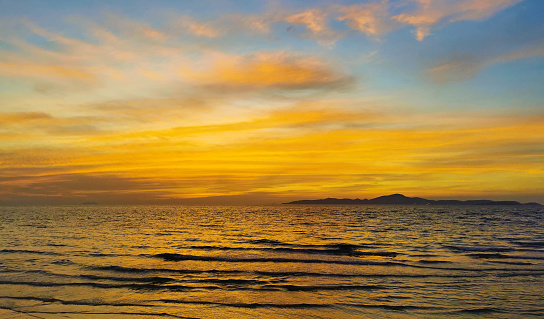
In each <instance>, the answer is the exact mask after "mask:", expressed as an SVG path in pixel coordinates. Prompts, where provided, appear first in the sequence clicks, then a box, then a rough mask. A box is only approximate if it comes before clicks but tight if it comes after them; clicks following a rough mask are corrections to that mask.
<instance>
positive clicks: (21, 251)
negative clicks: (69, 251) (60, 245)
mask: <svg viewBox="0 0 544 319" xmlns="http://www.w3.org/2000/svg"><path fill="white" fill-rule="evenodd" d="M0 254H36V255H49V256H62V254H60V253H56V252H52V251H41V250H27V249H2V250H0Z"/></svg>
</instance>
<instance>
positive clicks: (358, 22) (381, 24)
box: [335, 0, 400, 39]
mask: <svg viewBox="0 0 544 319" xmlns="http://www.w3.org/2000/svg"><path fill="white" fill-rule="evenodd" d="M389 7H390V4H389V1H388V0H382V1H375V2H369V3H363V4H358V5H352V6H337V7H335V9H336V10H338V11H339V12H340V13H341V14H342V16H340V17H339V18H338V20H340V21H345V22H346V24H347V25H348V26H349V27H350V28H352V29H353V30H357V31H359V32H362V33H364V34H366V35H368V36H370V37H372V38H375V39H378V38H379V37H380V36H382V35H384V34H387V33H389V32H391V31H393V30H395V29H397V28H398V27H400V25H399V24H398V23H396V21H395V20H393V19H392V18H391V14H390V12H389Z"/></svg>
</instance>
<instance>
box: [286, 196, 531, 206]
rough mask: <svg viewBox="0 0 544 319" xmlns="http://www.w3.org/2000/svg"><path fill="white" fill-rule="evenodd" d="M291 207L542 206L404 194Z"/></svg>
mask: <svg viewBox="0 0 544 319" xmlns="http://www.w3.org/2000/svg"><path fill="white" fill-rule="evenodd" d="M283 204H289V205H376V204H377V205H534V206H542V205H540V204H539V203H525V204H522V203H520V202H516V201H493V200H487V199H477V200H454V199H450V200H432V199H425V198H421V197H406V196H404V195H402V194H393V195H386V196H380V197H376V198H373V199H358V198H357V199H349V198H325V199H315V200H311V199H305V200H296V201H293V202H289V203H283Z"/></svg>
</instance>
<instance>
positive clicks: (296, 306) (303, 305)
mask: <svg viewBox="0 0 544 319" xmlns="http://www.w3.org/2000/svg"><path fill="white" fill-rule="evenodd" d="M158 301H161V302H164V303H173V304H193V305H214V306H223V307H234V308H250V309H256V308H279V309H293V308H294V309H301V308H302V309H306V308H310V309H311V308H328V307H331V306H333V305H330V304H319V303H288V304H278V303H258V302H255V303H239V302H235V303H230V302H215V301H195V300H179V299H160V300H158Z"/></svg>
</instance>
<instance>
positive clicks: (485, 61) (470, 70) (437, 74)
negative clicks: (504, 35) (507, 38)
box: [425, 44, 544, 84]
mask: <svg viewBox="0 0 544 319" xmlns="http://www.w3.org/2000/svg"><path fill="white" fill-rule="evenodd" d="M543 56H544V44H536V45H533V46H530V47H525V48H521V49H515V50H512V51H509V52H506V53H503V54H498V55H495V56H483V57H482V56H475V55H472V54H469V53H466V54H460V53H458V54H455V55H452V56H451V57H449V58H447V59H446V60H444V61H441V62H439V63H438V65H436V66H434V67H432V68H430V69H428V70H426V71H425V74H426V75H427V76H428V77H429V78H430V79H432V80H433V81H435V82H436V83H440V84H443V83H448V82H456V81H466V80H469V79H471V78H473V77H474V76H476V74H477V73H478V72H479V71H480V70H482V69H483V68H485V67H488V66H490V65H493V64H500V63H506V62H511V61H516V60H521V59H526V58H531V57H543Z"/></svg>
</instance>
